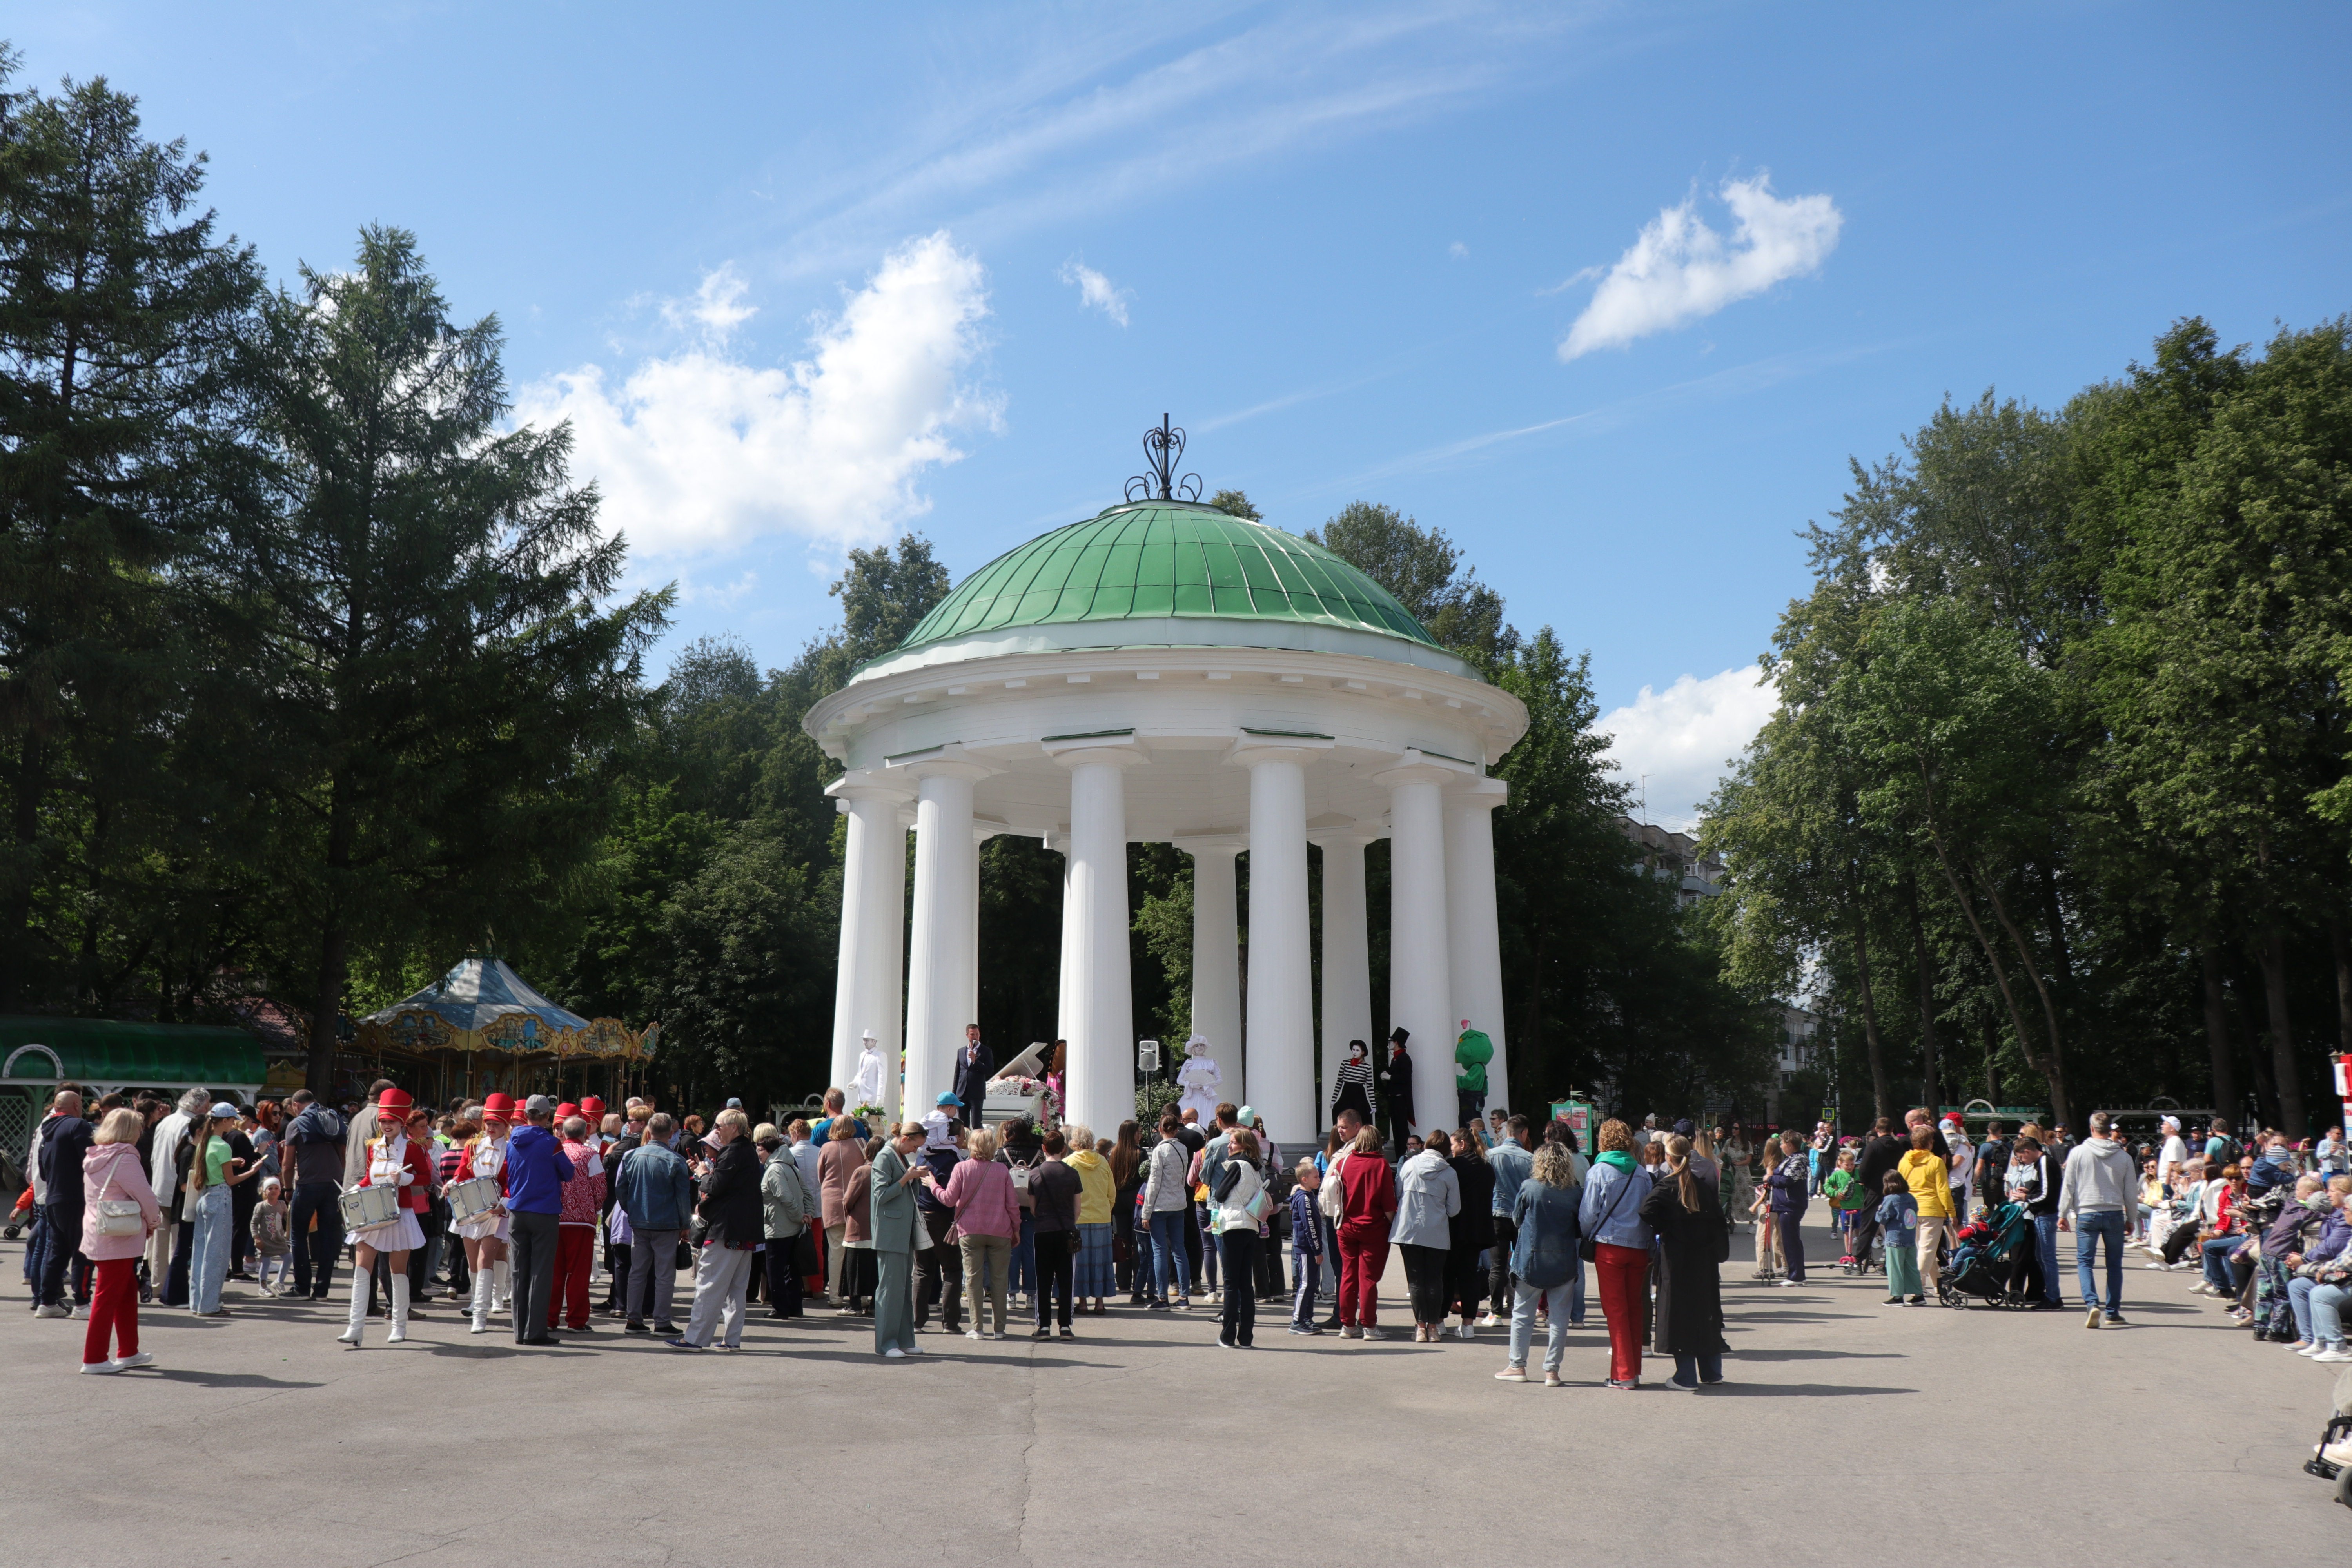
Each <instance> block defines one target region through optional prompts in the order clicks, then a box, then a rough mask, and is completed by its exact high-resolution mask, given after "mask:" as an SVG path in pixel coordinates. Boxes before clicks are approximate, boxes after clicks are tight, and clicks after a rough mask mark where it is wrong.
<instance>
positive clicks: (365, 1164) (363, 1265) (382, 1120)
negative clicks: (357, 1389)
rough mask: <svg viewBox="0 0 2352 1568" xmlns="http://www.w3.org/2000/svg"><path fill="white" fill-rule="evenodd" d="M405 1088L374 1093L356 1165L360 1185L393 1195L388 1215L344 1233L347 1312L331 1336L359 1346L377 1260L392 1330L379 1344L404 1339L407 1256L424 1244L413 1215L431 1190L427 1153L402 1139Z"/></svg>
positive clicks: (405, 1115)
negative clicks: (385, 1282)
mask: <svg viewBox="0 0 2352 1568" xmlns="http://www.w3.org/2000/svg"><path fill="white" fill-rule="evenodd" d="M412 1103H413V1102H412V1101H411V1100H409V1098H408V1091H407V1090H405V1089H385V1090H383V1092H382V1093H380V1094H378V1095H377V1096H376V1101H375V1109H376V1122H375V1124H376V1131H378V1132H379V1133H381V1134H382V1136H380V1137H375V1138H371V1139H369V1140H368V1141H367V1147H366V1149H365V1150H364V1151H363V1153H362V1164H361V1167H360V1180H359V1184H360V1185H361V1186H362V1187H392V1188H395V1189H397V1193H398V1196H397V1198H396V1199H395V1206H394V1209H393V1215H392V1217H391V1218H390V1219H388V1220H383V1221H379V1222H377V1223H375V1224H373V1225H370V1226H366V1227H365V1228H363V1229H361V1230H354V1231H351V1232H349V1233H347V1234H346V1235H345V1236H344V1237H343V1242H344V1245H345V1246H347V1247H350V1248H351V1249H352V1315H351V1322H350V1325H349V1326H348V1327H347V1328H345V1329H344V1330H343V1331H342V1332H341V1333H340V1334H337V1335H336V1336H335V1338H336V1340H337V1341H338V1342H341V1343H343V1344H347V1345H349V1346H351V1347H352V1349H353V1350H357V1349H359V1347H360V1342H361V1338H362V1331H363V1330H364V1329H365V1328H366V1326H367V1299H368V1284H369V1281H371V1280H372V1279H374V1278H375V1260H376V1258H378V1257H381V1258H383V1262H384V1268H385V1270H386V1271H387V1275H388V1277H389V1278H390V1279H391V1281H392V1331H391V1332H389V1333H387V1334H385V1335H384V1337H383V1342H384V1343H386V1344H388V1345H396V1344H400V1343H403V1342H405V1341H406V1340H407V1338H408V1255H409V1254H410V1253H412V1252H414V1251H415V1250H416V1249H417V1248H418V1247H422V1246H424V1245H425V1227H424V1226H422V1225H420V1224H418V1223H417V1218H416V1216H417V1215H420V1214H422V1213H424V1212H425V1205H426V1204H427V1203H429V1202H430V1201H431V1194H432V1191H433V1157H432V1156H431V1155H430V1154H428V1153H427V1152H425V1150H424V1149H423V1148H421V1147H419V1146H418V1145H417V1144H415V1143H414V1142H410V1141H409V1137H408V1122H407V1118H408V1112H409V1110H410V1107H411V1104H412Z"/></svg>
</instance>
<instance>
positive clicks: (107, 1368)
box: [81, 1361, 122, 1376]
mask: <svg viewBox="0 0 2352 1568" xmlns="http://www.w3.org/2000/svg"><path fill="white" fill-rule="evenodd" d="M81 1370H82V1372H83V1373H84V1374H86V1375H91V1376H94V1375H96V1374H98V1373H108V1372H121V1370H122V1369H121V1367H119V1366H117V1365H115V1364H114V1363H112V1362H110V1361H86V1362H84V1363H81Z"/></svg>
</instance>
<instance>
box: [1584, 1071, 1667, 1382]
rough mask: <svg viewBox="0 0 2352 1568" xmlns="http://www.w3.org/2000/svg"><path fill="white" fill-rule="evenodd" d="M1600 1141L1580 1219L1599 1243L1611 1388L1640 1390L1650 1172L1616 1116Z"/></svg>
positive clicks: (1595, 1252) (1596, 1253)
mask: <svg viewBox="0 0 2352 1568" xmlns="http://www.w3.org/2000/svg"><path fill="white" fill-rule="evenodd" d="M1600 1145H1601V1152H1600V1154H1599V1155H1598V1156H1597V1157H1596V1158H1595V1159H1594V1160H1593V1162H1592V1171H1591V1174H1590V1175H1588V1176H1586V1177H1585V1179H1584V1202H1583V1204H1582V1205H1580V1209H1579V1211H1578V1215H1577V1218H1578V1220H1579V1221H1580V1226H1581V1229H1582V1231H1583V1233H1584V1235H1585V1236H1586V1237H1588V1238H1590V1239H1591V1241H1592V1242H1593V1243H1594V1244H1595V1245H1594V1247H1593V1249H1592V1265H1593V1271H1594V1272H1595V1273H1597V1274H1598V1275H1599V1276H1600V1277H1601V1279H1600V1283H1601V1311H1602V1312H1603V1313H1604V1314H1605V1315H1606V1316H1607V1317H1608V1319H1609V1386H1610V1387H1612V1388H1639V1387H1640V1386H1641V1384H1642V1336H1643V1333H1644V1332H1645V1331H1647V1329H1648V1325H1647V1323H1646V1322H1644V1321H1643V1320H1644V1319H1645V1318H1646V1317H1647V1315H1648V1314H1647V1313H1646V1312H1645V1311H1644V1310H1643V1300H1642V1294H1643V1287H1644V1286H1645V1285H1646V1284H1647V1283H1648V1280H1649V1275H1650V1243H1651V1242H1652V1241H1654V1240H1655V1239H1656V1237H1655V1235H1654V1233H1653V1232H1652V1231H1651V1229H1650V1226H1649V1225H1648V1224H1647V1223H1646V1222H1645V1221H1644V1220H1643V1218H1642V1200H1643V1198H1646V1197H1648V1196H1649V1195H1650V1173H1649V1172H1648V1171H1647V1170H1646V1169H1644V1168H1643V1166H1642V1165H1641V1164H1640V1163H1638V1162H1636V1161H1635V1160H1634V1158H1633V1129H1632V1128H1630V1127H1628V1126H1626V1125H1625V1124H1624V1123H1623V1122H1622V1121H1617V1120H1616V1119H1615V1118H1613V1117H1612V1118H1611V1119H1610V1120H1609V1121H1604V1122H1602V1123H1601V1137H1600Z"/></svg>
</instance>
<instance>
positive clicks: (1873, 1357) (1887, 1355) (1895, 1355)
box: [1738, 1350, 1907, 1361]
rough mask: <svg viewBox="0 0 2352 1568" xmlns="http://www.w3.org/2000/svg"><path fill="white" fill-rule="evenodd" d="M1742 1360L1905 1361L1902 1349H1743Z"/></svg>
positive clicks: (1740, 1355)
mask: <svg viewBox="0 0 2352 1568" xmlns="http://www.w3.org/2000/svg"><path fill="white" fill-rule="evenodd" d="M1738 1357H1739V1359H1740V1360H1741V1361H1903V1360H1906V1359H1907V1358H1906V1357H1905V1356H1904V1354H1903V1352H1900V1351H1797V1350H1783V1351H1741V1352H1738Z"/></svg>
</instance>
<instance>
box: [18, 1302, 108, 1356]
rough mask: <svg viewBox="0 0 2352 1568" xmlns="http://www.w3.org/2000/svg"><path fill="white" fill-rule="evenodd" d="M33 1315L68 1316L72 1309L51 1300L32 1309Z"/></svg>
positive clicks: (45, 1316)
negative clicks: (43, 1305) (44, 1305)
mask: <svg viewBox="0 0 2352 1568" xmlns="http://www.w3.org/2000/svg"><path fill="white" fill-rule="evenodd" d="M33 1316H35V1317H37V1318H70V1317H72V1316H73V1309H72V1308H71V1307H60V1306H58V1304H57V1303H56V1302H54V1301H52V1302H50V1303H49V1304H48V1305H47V1306H46V1307H37V1308H35V1309H34V1310H33ZM90 1364H91V1365H92V1366H96V1365H97V1364H98V1363H96V1362H92V1363H90Z"/></svg>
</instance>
